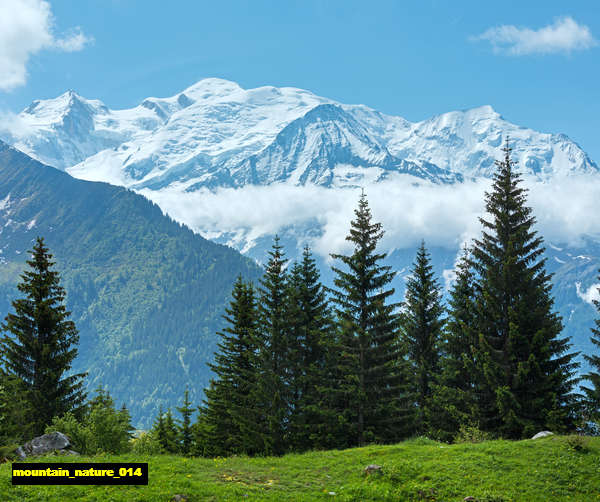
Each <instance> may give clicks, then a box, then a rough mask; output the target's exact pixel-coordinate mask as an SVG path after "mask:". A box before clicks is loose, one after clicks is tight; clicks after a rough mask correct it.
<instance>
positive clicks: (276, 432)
mask: <svg viewBox="0 0 600 502" xmlns="http://www.w3.org/2000/svg"><path fill="white" fill-rule="evenodd" d="M285 265H286V261H285V256H284V253H283V248H282V246H281V245H280V244H279V237H278V236H275V239H274V242H273V247H272V249H271V251H270V252H269V261H268V262H267V266H266V270H265V273H264V275H263V277H262V278H261V280H260V289H259V293H260V294H259V302H258V313H259V315H258V333H259V337H258V339H259V367H260V370H259V379H258V385H257V388H256V393H255V398H256V403H257V406H258V409H259V410H261V414H260V415H259V416H258V417H257V426H258V428H259V430H260V431H261V436H262V439H263V443H264V453H266V454H267V455H281V454H283V453H284V452H285V450H286V449H287V448H288V439H289V438H288V437H287V434H288V427H287V424H288V422H289V418H290V401H291V399H290V387H289V381H290V377H291V375H290V368H289V357H290V349H291V347H292V342H291V336H292V335H291V333H290V330H289V322H288V319H287V317H286V305H287V301H288V299H287V292H288V289H287V273H286V271H285Z"/></svg>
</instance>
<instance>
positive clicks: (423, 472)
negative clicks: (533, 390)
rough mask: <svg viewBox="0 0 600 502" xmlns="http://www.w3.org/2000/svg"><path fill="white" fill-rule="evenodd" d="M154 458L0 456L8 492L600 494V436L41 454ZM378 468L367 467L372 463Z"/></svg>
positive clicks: (109, 495)
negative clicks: (127, 469) (92, 480)
mask: <svg viewBox="0 0 600 502" xmlns="http://www.w3.org/2000/svg"><path fill="white" fill-rule="evenodd" d="M57 459H60V460H61V461H65V462H68V461H78V462H85V461H92V462H148V463H149V484H148V486H138V487H136V486H126V487H120V486H12V484H11V467H10V464H9V463H5V464H2V465H0V499H1V500H2V501H19V502H25V501H31V502H42V501H56V502H63V501H69V500H78V501H90V502H91V501H102V502H112V501H115V502H117V501H127V502H133V501H140V502H142V501H144V502H146V501H148V502H153V501H156V502H158V501H161V502H166V501H169V500H170V499H171V498H172V497H173V496H174V495H176V494H181V495H185V496H187V497H188V500H189V502H194V501H228V500H232V501H233V500H240V501H243V500H265V501H312V500H315V501H316V500H330V501H356V502H359V501H390V502H391V501H395V502H397V501H405V500H406V501H448V502H453V501H456V502H458V501H462V500H463V499H464V498H465V497H468V496H471V497H475V500H478V501H480V502H484V501H485V502H509V501H510V502H513V501H515V502H516V501H523V502H538V501H539V502H546V501H554V500H556V501H576V502H587V501H589V502H591V501H595V502H598V501H600V438H580V437H577V436H566V437H564V436H563V437H560V436H554V437H548V438H544V439H538V440H527V441H485V442H482V443H477V444H472V443H464V444H454V445H448V444H444V443H437V442H434V441H430V440H428V439H415V440H411V441H406V442H403V443H399V444H396V445H388V446H368V447H364V448H354V449H349V450H343V451H321V452H309V453H304V454H293V455H286V456H283V457H278V458H273V457H266V458H247V457H231V458H214V459H205V458H184V457H178V456H169V455H158V456H152V457H141V456H139V455H131V454H128V455H119V456H110V455H103V456H95V457H76V458H73V457H67V458H65V457H56V456H51V457H44V458H39V459H36V461H40V462H43V461H46V462H51V461H57ZM373 463H375V464H378V465H381V466H382V470H381V472H378V473H373V474H370V475H367V474H365V473H364V472H363V469H364V467H365V466H367V465H369V464H373Z"/></svg>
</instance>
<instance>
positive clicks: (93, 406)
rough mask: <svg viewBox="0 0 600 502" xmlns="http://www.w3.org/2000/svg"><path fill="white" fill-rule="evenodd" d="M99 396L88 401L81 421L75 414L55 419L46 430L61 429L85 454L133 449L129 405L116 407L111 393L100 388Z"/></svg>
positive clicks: (117, 452)
mask: <svg viewBox="0 0 600 502" xmlns="http://www.w3.org/2000/svg"><path fill="white" fill-rule="evenodd" d="M97 392H98V395H97V396H96V397H95V398H94V399H93V400H92V401H90V402H89V403H88V412H87V413H86V414H84V416H83V419H82V420H81V421H79V420H77V419H76V418H75V417H74V416H73V415H72V414H71V413H67V414H65V415H64V416H62V417H60V418H58V417H55V418H54V419H53V420H52V424H51V425H49V426H48V427H46V433H48V432H54V431H60V432H63V433H65V434H66V435H67V436H69V439H71V442H72V443H73V447H74V449H75V450H76V451H78V452H79V453H82V454H84V455H94V454H96V453H113V454H119V453H125V452H127V451H129V450H130V449H131V444H130V439H131V431H132V426H131V423H130V417H129V412H128V411H127V409H126V408H125V407H123V408H122V409H121V410H118V411H117V410H115V407H114V402H113V400H112V398H111V397H110V395H109V394H108V392H106V391H104V390H102V389H98V391H97Z"/></svg>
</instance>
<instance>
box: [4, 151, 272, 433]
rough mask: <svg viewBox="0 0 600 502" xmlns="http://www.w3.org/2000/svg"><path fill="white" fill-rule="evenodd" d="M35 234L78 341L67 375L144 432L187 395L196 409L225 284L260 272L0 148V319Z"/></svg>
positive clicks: (166, 222)
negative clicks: (51, 261) (125, 412)
mask: <svg viewBox="0 0 600 502" xmlns="http://www.w3.org/2000/svg"><path fill="white" fill-rule="evenodd" d="M38 235H39V236H43V237H45V239H46V243H47V245H48V247H49V248H50V251H51V252H52V253H53V254H54V258H55V261H56V263H57V265H56V268H57V269H58V270H59V271H60V273H61V277H62V281H63V286H64V287H65V289H66V291H67V307H68V308H69V309H70V310H71V311H72V312H73V315H72V319H73V320H74V321H75V323H76V325H77V327H78V329H79V331H80V334H81V342H80V346H79V356H78V358H77V359H76V361H75V367H74V369H75V370H76V371H80V370H87V371H89V377H88V378H87V381H86V383H87V387H88V389H90V390H91V389H94V388H95V387H97V386H98V385H102V386H106V387H107V388H108V389H109V390H110V392H111V394H112V395H113V396H114V398H115V401H116V402H117V403H118V404H119V405H120V404H121V403H125V404H126V405H127V407H128V408H129V409H130V410H131V413H132V417H133V423H134V424H135V425H137V426H146V425H148V424H149V421H150V420H151V419H152V417H153V416H155V415H156V412H157V411H158V408H159V406H160V405H163V407H165V408H166V407H168V406H175V405H176V404H177V403H178V402H179V400H180V398H181V396H182V393H183V389H184V388H185V386H186V385H188V386H189V389H190V397H191V399H192V400H193V401H194V402H200V400H201V399H202V396H203V389H204V387H205V386H206V385H207V384H208V378H209V370H208V367H207V366H206V361H207V360H209V359H212V355H213V352H214V351H215V348H216V337H215V332H216V331H217V330H218V329H219V328H220V327H221V324H222V322H221V315H222V313H223V308H224V305H225V303H226V301H227V300H228V298H229V295H230V292H231V288H232V285H233V283H234V281H235V278H236V277H237V276H238V275H239V274H242V275H243V276H244V277H246V278H250V279H251V280H252V279H257V278H258V277H259V275H260V273H261V271H260V268H259V267H258V266H257V265H255V264H254V262H253V261H252V260H250V259H248V258H245V257H243V256H242V255H240V254H239V253H238V252H237V251H235V250H233V249H231V248H229V247H226V246H222V245H218V244H215V243H213V242H210V241H207V240H206V239H204V238H202V237H200V236H199V235H197V234H194V233H193V232H192V231H191V230H189V229H188V228H187V227H184V226H182V225H180V224H178V223H176V222H174V221H173V220H171V219H170V218H169V217H167V216H165V215H163V213H162V211H161V210H160V208H159V207H158V206H156V205H155V204H153V203H151V202H149V201H148V200H146V199H144V198H143V197H141V196H139V195H136V194H135V193H133V192H130V191H128V190H126V189H124V188H117V187H114V186H111V185H108V184H106V183H92V182H87V181H81V180H77V179H74V178H72V177H70V176H69V175H67V174H65V173H63V172H60V171H58V170H56V169H54V168H51V167H48V166H44V165H42V164H40V163H39V162H37V161H35V160H33V159H31V158H29V157H28V156H26V155H25V154H23V153H21V152H19V151H18V150H15V149H12V148H10V147H8V146H7V145H5V144H3V143H0V316H1V317H2V319H3V318H4V317H5V316H6V314H7V313H8V312H9V309H10V302H11V301H12V300H13V299H14V298H16V297H18V294H19V293H18V292H17V291H16V287H15V286H16V284H17V282H18V279H19V275H20V273H21V272H22V270H23V268H24V262H25V259H26V258H27V251H28V250H30V249H31V248H32V246H33V243H34V240H35V238H36V236H38Z"/></svg>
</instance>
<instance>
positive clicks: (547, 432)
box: [531, 431, 554, 439]
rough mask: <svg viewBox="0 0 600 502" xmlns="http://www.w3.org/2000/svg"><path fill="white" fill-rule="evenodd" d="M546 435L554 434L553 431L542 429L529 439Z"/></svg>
mask: <svg viewBox="0 0 600 502" xmlns="http://www.w3.org/2000/svg"><path fill="white" fill-rule="evenodd" d="M546 436H554V432H550V431H542V432H538V433H537V434H536V435H535V436H533V437H532V438H531V439H540V438H545V437H546Z"/></svg>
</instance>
